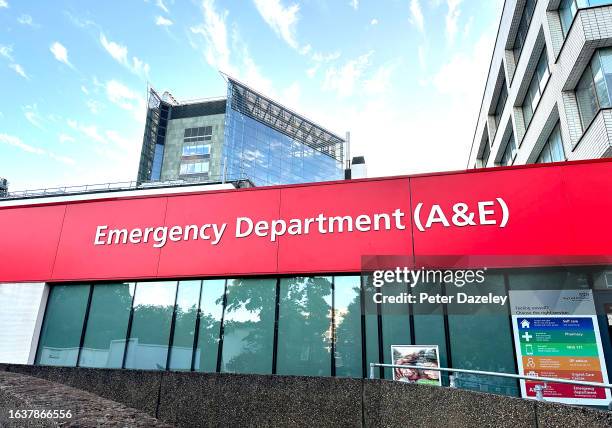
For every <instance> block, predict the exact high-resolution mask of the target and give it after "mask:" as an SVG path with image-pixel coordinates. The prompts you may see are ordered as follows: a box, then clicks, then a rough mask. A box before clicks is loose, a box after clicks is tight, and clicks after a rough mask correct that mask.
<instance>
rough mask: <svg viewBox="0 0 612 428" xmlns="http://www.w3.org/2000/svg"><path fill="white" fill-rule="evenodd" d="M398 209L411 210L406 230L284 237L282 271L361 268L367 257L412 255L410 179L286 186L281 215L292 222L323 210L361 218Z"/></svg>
mask: <svg viewBox="0 0 612 428" xmlns="http://www.w3.org/2000/svg"><path fill="white" fill-rule="evenodd" d="M398 208H399V209H400V210H401V211H402V212H403V213H405V217H404V218H403V224H404V225H405V226H406V229H405V230H397V229H395V228H394V227H392V228H391V229H390V230H379V231H370V232H359V231H356V230H354V231H353V232H343V233H326V234H319V233H316V232H315V233H312V232H311V233H310V234H308V235H305V234H304V235H293V236H292V235H284V236H283V237H281V238H280V243H279V255H278V270H279V272H281V273H297V272H351V271H360V270H361V257H362V256H367V255H408V256H411V255H412V247H411V241H410V227H411V223H410V193H409V179H407V178H404V179H397V180H380V181H361V182H352V183H351V182H349V183H338V184H329V185H322V186H303V187H293V188H291V187H289V188H284V189H282V190H281V218H282V219H284V220H286V221H289V220H290V219H292V218H298V219H304V218H310V217H317V216H318V215H319V214H320V213H322V214H323V215H324V216H326V217H331V216H352V217H353V219H355V218H356V217H357V216H359V215H363V214H365V215H369V216H373V215H374V214H379V213H387V214H391V213H393V212H394V211H395V210H396V209H398ZM392 220H393V218H392ZM392 226H393V224H392Z"/></svg>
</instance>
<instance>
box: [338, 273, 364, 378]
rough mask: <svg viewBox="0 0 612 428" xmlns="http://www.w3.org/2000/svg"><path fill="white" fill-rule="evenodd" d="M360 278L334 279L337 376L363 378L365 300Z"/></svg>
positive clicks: (342, 277)
mask: <svg viewBox="0 0 612 428" xmlns="http://www.w3.org/2000/svg"><path fill="white" fill-rule="evenodd" d="M360 282H361V278H360V277H359V276H339V277H336V278H334V323H335V329H336V333H335V339H336V343H335V350H336V355H335V358H336V376H349V377H361V376H362V373H363V369H362V353H361V299H360V288H361V287H360Z"/></svg>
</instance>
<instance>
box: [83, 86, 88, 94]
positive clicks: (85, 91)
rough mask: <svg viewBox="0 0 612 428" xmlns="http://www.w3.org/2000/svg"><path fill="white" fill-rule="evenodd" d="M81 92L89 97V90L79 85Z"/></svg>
mask: <svg viewBox="0 0 612 428" xmlns="http://www.w3.org/2000/svg"><path fill="white" fill-rule="evenodd" d="M81 91H83V93H84V94H85V95H89V89H87V87H85V85H81Z"/></svg>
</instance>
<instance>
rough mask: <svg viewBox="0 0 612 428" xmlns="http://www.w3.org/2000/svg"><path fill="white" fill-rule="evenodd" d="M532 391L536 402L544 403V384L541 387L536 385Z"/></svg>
mask: <svg viewBox="0 0 612 428" xmlns="http://www.w3.org/2000/svg"><path fill="white" fill-rule="evenodd" d="M534 389H535V392H536V400H538V401H544V389H546V383H544V384H543V385H536V386H535V388H534Z"/></svg>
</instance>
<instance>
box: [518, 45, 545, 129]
mask: <svg viewBox="0 0 612 428" xmlns="http://www.w3.org/2000/svg"><path fill="white" fill-rule="evenodd" d="M549 77H550V72H549V70H548V55H547V52H546V49H544V50H542V53H541V54H540V58H539V59H538V63H537V65H536V69H535V71H534V73H533V76H532V77H531V82H530V83H529V88H528V89H527V94H526V95H525V100H524V101H523V118H524V119H525V125H526V126H527V125H529V123H530V122H531V118H532V117H533V113H534V111H535V109H536V107H537V106H538V103H539V102H540V98H542V94H543V92H544V88H545V87H546V83H547V82H548V78H549Z"/></svg>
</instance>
